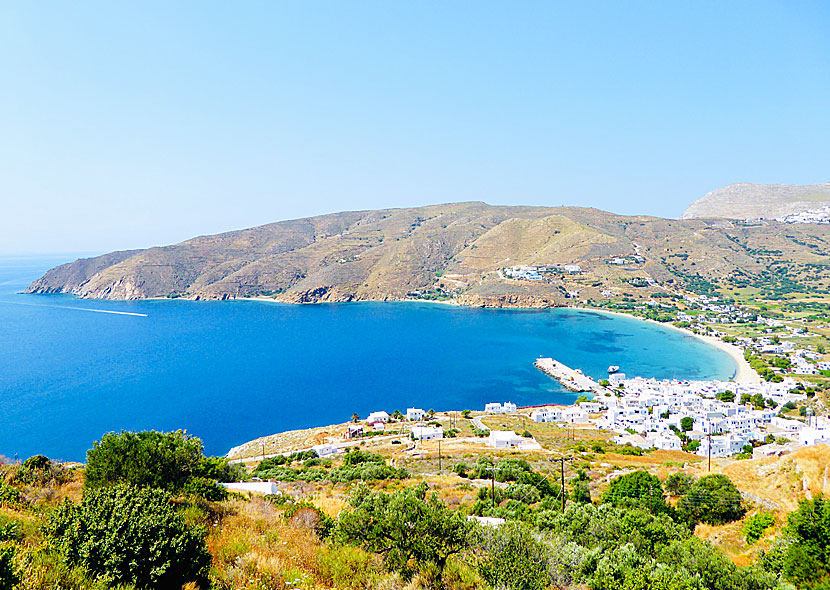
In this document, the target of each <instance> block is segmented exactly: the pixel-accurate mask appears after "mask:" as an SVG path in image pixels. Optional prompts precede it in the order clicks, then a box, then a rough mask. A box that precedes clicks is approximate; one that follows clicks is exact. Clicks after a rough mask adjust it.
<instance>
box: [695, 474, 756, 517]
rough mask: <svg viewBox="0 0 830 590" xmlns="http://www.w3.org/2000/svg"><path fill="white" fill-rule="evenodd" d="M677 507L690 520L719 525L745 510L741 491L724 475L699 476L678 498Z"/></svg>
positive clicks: (738, 515) (740, 515) (742, 513)
mask: <svg viewBox="0 0 830 590" xmlns="http://www.w3.org/2000/svg"><path fill="white" fill-rule="evenodd" d="M678 508H679V509H680V511H681V512H682V513H683V514H684V515H685V516H686V517H687V518H689V520H690V521H691V522H704V523H706V524H710V525H719V524H726V523H728V522H732V521H734V520H738V519H740V518H741V517H742V516H743V515H744V513H745V512H746V508H744V506H743V501H742V500H741V493H740V492H739V491H738V488H736V487H735V484H734V483H732V480H730V479H729V478H728V477H726V476H725V475H721V474H713V475H707V476H705V477H701V478H700V479H699V480H697V481H696V482H694V484H692V486H691V488H690V489H689V491H688V493H687V494H686V495H685V496H683V497H682V498H680V501H679V502H678Z"/></svg>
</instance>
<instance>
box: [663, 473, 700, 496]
mask: <svg viewBox="0 0 830 590" xmlns="http://www.w3.org/2000/svg"><path fill="white" fill-rule="evenodd" d="M694 483H695V478H694V476H693V475H689V474H688V473H683V472H677V473H672V474H671V475H669V476H668V477H667V478H666V481H664V482H663V487H664V488H665V489H666V492H668V493H669V494H671V495H672V496H685V495H686V494H688V493H689V490H690V489H692V485H694Z"/></svg>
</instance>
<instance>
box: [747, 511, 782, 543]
mask: <svg viewBox="0 0 830 590" xmlns="http://www.w3.org/2000/svg"><path fill="white" fill-rule="evenodd" d="M774 524H775V516H773V515H772V514H770V513H769V512H759V513H758V514H754V515H752V516H750V517H749V518H748V519H746V522H745V523H744V538H745V539H746V542H747V543H749V544H750V545H752V544H753V543H754V542H755V541H757V540H758V539H760V538H761V535H763V534H764V531H765V530H767V529H768V528H769V527H771V526H773V525H774Z"/></svg>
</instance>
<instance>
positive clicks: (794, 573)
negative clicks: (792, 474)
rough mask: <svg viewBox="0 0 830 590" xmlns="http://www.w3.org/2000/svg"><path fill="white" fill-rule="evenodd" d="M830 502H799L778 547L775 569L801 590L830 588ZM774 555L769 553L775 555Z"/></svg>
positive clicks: (816, 500)
mask: <svg viewBox="0 0 830 590" xmlns="http://www.w3.org/2000/svg"><path fill="white" fill-rule="evenodd" d="M828 547H830V501H827V500H825V499H824V498H823V497H821V496H819V497H817V498H814V499H812V500H802V501H801V502H799V505H798V510H796V511H795V512H791V513H790V514H789V515H788V516H787V525H786V526H785V527H784V535H783V539H782V540H781V542H780V543H779V545H778V546H777V547H776V551H774V552H775V553H778V554H779V556H780V557H779V559H778V563H776V564H775V565H776V568H775V569H777V570H778V571H782V573H783V574H784V578H786V579H787V580H788V581H790V582H792V583H793V584H795V585H796V586H797V587H798V588H799V589H802V588H803V589H815V590H819V589H821V590H824V589H826V588H828V587H829V586H830V552H828ZM774 552H773V551H771V552H770V553H774Z"/></svg>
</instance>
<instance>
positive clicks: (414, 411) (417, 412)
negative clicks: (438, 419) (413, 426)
mask: <svg viewBox="0 0 830 590" xmlns="http://www.w3.org/2000/svg"><path fill="white" fill-rule="evenodd" d="M426 415H427V413H426V412H424V411H423V410H422V409H420V408H407V409H406V419H407V420H410V421H412V422H419V421H421V420H423V419H424V416H426Z"/></svg>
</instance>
